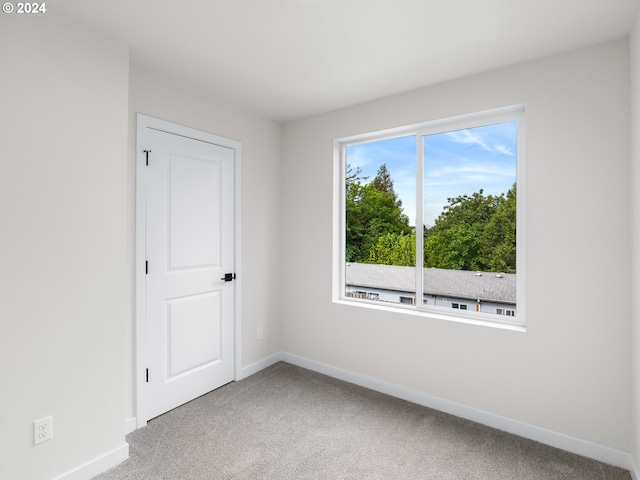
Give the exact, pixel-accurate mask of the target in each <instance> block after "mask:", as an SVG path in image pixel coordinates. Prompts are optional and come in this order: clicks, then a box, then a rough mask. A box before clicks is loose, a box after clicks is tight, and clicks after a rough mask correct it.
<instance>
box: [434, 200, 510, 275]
mask: <svg viewBox="0 0 640 480" xmlns="http://www.w3.org/2000/svg"><path fill="white" fill-rule="evenodd" d="M447 200H448V202H449V204H448V205H446V206H445V207H444V209H443V211H442V213H441V214H440V216H439V217H438V218H437V219H436V221H435V225H434V226H433V228H432V229H430V230H429V233H428V234H427V237H426V239H425V242H424V265H425V266H426V267H437V268H449V269H455V270H483V269H485V265H484V263H483V262H482V259H481V256H480V250H481V248H482V242H481V238H482V235H483V233H484V229H485V226H486V225H487V224H488V223H489V221H490V220H491V218H492V217H493V215H494V214H495V213H496V211H497V209H498V206H499V205H500V204H501V203H502V202H503V201H504V197H503V196H499V197H494V196H492V195H489V196H485V195H484V194H483V190H480V191H479V192H476V193H474V194H473V195H471V196H469V195H461V196H458V197H455V198H449V199H447Z"/></svg>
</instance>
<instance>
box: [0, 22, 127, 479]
mask: <svg viewBox="0 0 640 480" xmlns="http://www.w3.org/2000/svg"><path fill="white" fill-rule="evenodd" d="M0 58H2V75H0V105H1V107H0V218H1V219H2V228H1V229H0V312H2V313H1V314H0V315H1V326H2V334H1V335H0V365H2V374H1V375H0V378H1V381H0V389H1V392H2V393H1V394H0V432H1V434H0V452H1V454H0V457H1V458H2V459H1V460H0V478H3V479H21V480H32V479H33V480H36V479H37V480H40V479H50V478H54V477H57V476H59V475H63V474H65V473H67V472H69V471H72V470H75V469H76V468H77V467H79V466H82V465H83V464H85V463H87V462H93V461H94V460H96V459H97V458H99V457H102V456H104V455H107V456H109V454H111V453H114V452H119V453H118V454H117V455H116V457H117V458H111V457H110V458H111V461H112V463H113V461H116V463H117V461H119V460H121V459H122V458H124V457H126V454H127V451H128V447H127V445H126V444H125V440H124V424H123V419H124V411H125V408H124V402H123V399H124V382H123V371H124V368H125V364H124V355H125V349H124V345H125V342H124V334H125V319H126V318H127V316H128V314H129V312H128V311H127V309H126V306H125V284H126V280H127V278H128V276H127V275H128V273H129V272H128V270H127V265H126V263H125V254H126V226H127V224H126V185H127V183H126V182H127V177H126V160H127V158H126V155H127V143H126V138H127V90H128V80H127V79H128V65H129V56H128V50H127V48H126V47H125V46H124V45H121V44H119V43H116V42H114V41H111V40H109V39H107V38H105V37H103V36H102V35H100V34H98V33H96V32H94V31H91V30H88V29H86V28H85V27H83V26H81V25H79V24H77V23H76V22H73V21H71V20H67V19H64V18H62V17H60V16H58V15H56V14H55V13H53V12H47V13H46V15H38V16H35V15H4V14H3V15H2V16H1V17H0ZM48 415H52V416H53V439H52V440H50V441H48V442H46V443H42V444H40V445H38V446H33V421H34V420H36V419H40V418H42V417H45V416H48ZM123 455H124V457H123Z"/></svg>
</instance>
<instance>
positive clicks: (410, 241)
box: [368, 233, 416, 267]
mask: <svg viewBox="0 0 640 480" xmlns="http://www.w3.org/2000/svg"><path fill="white" fill-rule="evenodd" d="M368 263H377V264H379V265H380V264H381V265H404V266H410V267H412V266H415V264H416V236H415V235H414V234H406V235H405V234H397V233H387V234H385V235H382V236H380V237H378V241H377V242H376V243H375V244H374V245H373V246H372V247H371V250H369V259H368Z"/></svg>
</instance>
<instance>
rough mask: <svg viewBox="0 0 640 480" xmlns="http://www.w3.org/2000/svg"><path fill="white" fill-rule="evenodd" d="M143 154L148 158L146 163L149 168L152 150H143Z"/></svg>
mask: <svg viewBox="0 0 640 480" xmlns="http://www.w3.org/2000/svg"><path fill="white" fill-rule="evenodd" d="M143 152H144V153H145V155H146V156H147V159H146V163H147V167H148V166H149V154H150V153H151V150H143Z"/></svg>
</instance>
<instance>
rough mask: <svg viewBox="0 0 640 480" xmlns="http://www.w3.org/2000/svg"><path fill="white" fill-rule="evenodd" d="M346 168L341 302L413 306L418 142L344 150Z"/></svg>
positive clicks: (409, 140)
mask: <svg viewBox="0 0 640 480" xmlns="http://www.w3.org/2000/svg"><path fill="white" fill-rule="evenodd" d="M345 165H346V166H345V172H344V174H345V227H346V228H345V263H346V265H345V290H344V293H345V296H346V297H355V296H356V292H357V291H367V292H368V293H367V294H366V295H364V296H359V297H357V298H362V299H365V300H369V301H375V302H386V303H396V304H407V305H413V304H415V292H416V287H415V275H416V274H415V264H416V263H415V262H416V255H415V248H416V247H415V245H416V242H415V218H416V213H415V212H416V137H415V136H406V137H398V138H393V139H388V140H380V141H375V142H368V143H362V144H358V145H350V146H347V147H346V161H345Z"/></svg>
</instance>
